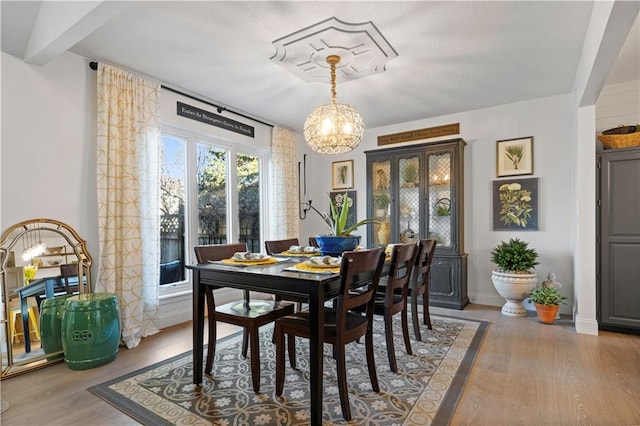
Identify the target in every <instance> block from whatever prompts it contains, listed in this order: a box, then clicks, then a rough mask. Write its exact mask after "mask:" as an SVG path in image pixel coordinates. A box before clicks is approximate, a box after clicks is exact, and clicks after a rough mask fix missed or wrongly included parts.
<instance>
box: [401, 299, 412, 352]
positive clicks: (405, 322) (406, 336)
mask: <svg viewBox="0 0 640 426" xmlns="http://www.w3.org/2000/svg"><path fill="white" fill-rule="evenodd" d="M400 316H401V317H402V335H403V336H404V347H405V348H407V353H408V354H409V355H413V353H412V352H411V341H409V321H408V320H407V304H406V303H405V304H404V309H403V310H402V312H401V313H400Z"/></svg>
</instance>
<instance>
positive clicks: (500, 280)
mask: <svg viewBox="0 0 640 426" xmlns="http://www.w3.org/2000/svg"><path fill="white" fill-rule="evenodd" d="M537 259H538V253H537V252H536V250H535V249H533V248H529V243H527V242H525V241H522V240H520V239H518V238H512V239H510V240H509V241H506V242H505V241H502V242H500V244H498V245H497V246H496V247H494V248H493V250H492V251H491V261H492V262H493V263H495V265H496V269H494V270H493V271H492V272H491V281H492V282H493V285H494V287H495V288H496V291H497V292H498V293H499V294H500V296H502V297H503V298H504V299H505V300H506V303H505V304H504V305H503V306H502V313H503V314H504V315H508V316H515V317H524V316H526V315H527V311H526V309H525V308H524V306H522V301H523V300H524V299H525V298H526V297H527V296H528V295H529V293H530V292H531V291H532V290H533V289H534V287H535V286H536V285H537V284H538V277H537V275H536V274H535V272H533V268H534V267H535V266H536V265H537V264H538V261H537Z"/></svg>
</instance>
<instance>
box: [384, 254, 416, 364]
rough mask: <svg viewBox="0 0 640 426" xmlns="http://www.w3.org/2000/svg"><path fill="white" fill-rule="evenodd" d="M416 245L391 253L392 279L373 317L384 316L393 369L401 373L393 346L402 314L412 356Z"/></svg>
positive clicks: (390, 278)
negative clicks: (410, 307)
mask: <svg viewBox="0 0 640 426" xmlns="http://www.w3.org/2000/svg"><path fill="white" fill-rule="evenodd" d="M416 253H417V246H416V244H396V245H394V246H393V250H392V251H391V267H390V269H389V275H388V276H387V277H386V279H385V280H383V281H381V283H380V286H379V287H378V292H377V294H376V297H375V299H374V308H373V313H374V314H375V315H381V316H384V328H385V338H386V342H387V357H388V358H389V367H390V368H391V371H393V372H394V373H397V372H398V364H397V362H396V353H395V347H394V344H393V316H394V315H396V314H401V319H402V336H403V337H404V346H405V348H406V349H407V353H408V354H409V355H412V352H411V342H410V341H409V324H408V316H407V298H408V295H409V284H410V282H411V276H412V275H411V274H412V272H413V267H414V264H415V261H416Z"/></svg>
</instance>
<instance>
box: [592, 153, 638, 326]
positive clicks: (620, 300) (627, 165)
mask: <svg viewBox="0 0 640 426" xmlns="http://www.w3.org/2000/svg"><path fill="white" fill-rule="evenodd" d="M599 165H600V200H599V201H600V208H601V211H600V223H599V225H600V226H599V228H600V268H599V269H600V292H599V297H600V300H599V305H600V325H601V327H603V328H606V327H607V326H613V327H623V328H632V329H637V330H640V149H622V150H615V151H610V152H605V153H602V154H601V155H600V162H599Z"/></svg>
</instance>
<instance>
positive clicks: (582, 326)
mask: <svg viewBox="0 0 640 426" xmlns="http://www.w3.org/2000/svg"><path fill="white" fill-rule="evenodd" d="M575 325H576V332H577V333H580V334H591V335H592V336H597V335H598V321H595V320H590V319H582V318H580V317H576V320H575Z"/></svg>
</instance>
